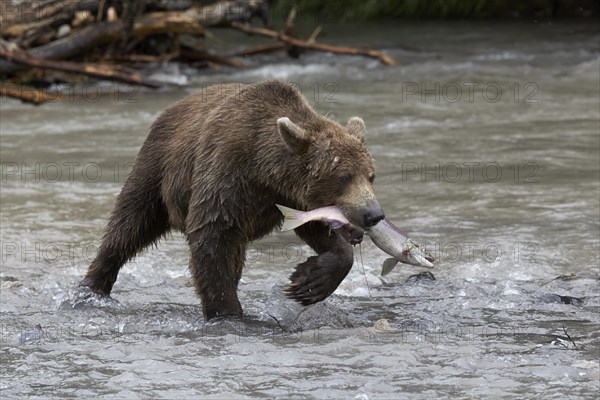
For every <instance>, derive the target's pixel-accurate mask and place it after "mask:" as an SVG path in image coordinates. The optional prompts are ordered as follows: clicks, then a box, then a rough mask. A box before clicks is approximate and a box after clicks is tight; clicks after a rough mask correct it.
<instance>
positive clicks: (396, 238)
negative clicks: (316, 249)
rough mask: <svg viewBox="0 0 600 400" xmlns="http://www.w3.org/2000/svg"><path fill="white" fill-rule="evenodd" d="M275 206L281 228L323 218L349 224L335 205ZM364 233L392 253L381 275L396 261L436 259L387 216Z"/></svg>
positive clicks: (428, 262) (422, 263) (413, 262)
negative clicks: (307, 208) (304, 208)
mask: <svg viewBox="0 0 600 400" xmlns="http://www.w3.org/2000/svg"><path fill="white" fill-rule="evenodd" d="M276 206H277V208H279V210H280V211H281V213H282V214H283V216H284V217H285V219H284V222H283V226H282V227H281V230H283V231H287V230H292V229H295V228H297V227H299V226H301V225H303V224H305V223H307V222H309V221H322V222H325V223H326V224H328V225H330V226H331V227H332V228H333V229H339V228H341V227H345V226H351V225H352V224H351V223H350V221H348V219H347V218H346V217H345V216H344V215H343V214H342V211H341V210H340V209H339V208H337V207H335V206H329V207H322V208H317V209H314V210H311V211H298V210H294V209H292V208H289V207H284V206H281V205H279V204H276ZM364 233H365V234H366V235H368V236H369V237H370V238H371V240H372V241H373V243H375V245H376V246H377V247H379V248H380V249H381V250H383V251H385V252H386V253H387V254H389V255H390V256H392V258H388V259H387V260H385V261H384V263H383V268H382V270H381V275H382V276H383V275H387V274H389V273H390V272H392V270H393V269H394V268H395V267H396V265H397V264H398V262H401V263H404V264H410V265H416V266H420V267H427V268H433V262H434V261H435V260H434V259H433V257H432V256H431V254H429V253H428V252H427V251H426V250H425V249H424V248H423V247H421V246H419V245H418V244H417V243H415V242H413V241H412V240H411V239H410V238H409V237H408V235H407V234H406V233H404V232H403V231H402V230H400V228H398V227H397V226H396V225H394V224H393V223H391V222H390V221H388V220H387V219H384V220H383V221H381V222H379V223H378V224H377V225H375V226H373V227H371V228H370V229H369V230H367V231H365V232H364ZM351 243H352V242H351ZM352 244H354V243H352Z"/></svg>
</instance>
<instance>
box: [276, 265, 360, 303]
mask: <svg viewBox="0 0 600 400" xmlns="http://www.w3.org/2000/svg"><path fill="white" fill-rule="evenodd" d="M334 260H335V258H334V257H333V255H332V254H322V255H320V256H312V257H309V258H308V259H307V260H306V261H305V262H303V263H301V264H298V266H297V267H296V270H295V271H294V273H292V275H291V276H290V280H291V283H290V284H289V286H288V287H287V288H286V289H285V290H284V293H285V295H286V296H287V297H288V298H289V299H292V300H294V301H297V302H298V303H300V304H302V305H303V306H308V305H311V304H315V303H318V302H320V301H323V300H325V299H326V298H327V297H329V295H331V294H332V293H333V292H334V291H335V289H337V287H338V285H339V284H340V282H341V281H342V280H343V279H344V278H345V277H346V275H347V274H348V272H349V270H350V269H349V268H344V266H343V265H340V264H339V263H338V262H335V261H334ZM351 267H352V265H350V268H351Z"/></svg>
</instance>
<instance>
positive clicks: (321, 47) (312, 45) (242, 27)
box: [230, 22, 398, 65]
mask: <svg viewBox="0 0 600 400" xmlns="http://www.w3.org/2000/svg"><path fill="white" fill-rule="evenodd" d="M230 26H231V27H232V28H235V29H237V30H239V31H242V32H244V33H247V34H250V35H261V36H266V37H270V38H272V39H276V40H279V41H281V42H283V43H286V44H288V45H292V46H296V47H300V48H304V49H311V50H317V51H324V52H329V53H335V54H347V55H357V56H366V57H371V58H376V59H378V60H380V61H381V62H382V63H383V64H385V65H396V64H398V62H397V61H396V60H394V59H393V58H392V57H390V56H388V55H387V54H385V53H382V52H380V51H377V50H373V49H360V48H355V47H344V46H334V45H329V44H323V43H319V42H316V41H314V40H313V41H311V42H308V41H304V40H300V39H296V38H293V37H290V36H288V35H286V34H283V33H279V32H276V31H273V30H270V29H266V28H258V27H255V26H252V25H250V24H248V23H240V22H232V23H231V24H230Z"/></svg>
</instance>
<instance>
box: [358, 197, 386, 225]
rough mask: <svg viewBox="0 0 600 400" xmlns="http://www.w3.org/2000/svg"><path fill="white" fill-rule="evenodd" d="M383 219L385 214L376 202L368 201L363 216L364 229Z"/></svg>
mask: <svg viewBox="0 0 600 400" xmlns="http://www.w3.org/2000/svg"><path fill="white" fill-rule="evenodd" d="M384 218H385V214H384V213H383V210H382V209H381V206H380V205H379V203H378V202H377V201H370V202H369V203H368V204H367V208H366V212H365V213H364V214H363V224H364V227H365V228H370V227H372V226H375V225H377V224H378V223H379V221H381V220H382V219H384Z"/></svg>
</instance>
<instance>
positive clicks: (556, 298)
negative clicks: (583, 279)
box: [542, 294, 583, 306]
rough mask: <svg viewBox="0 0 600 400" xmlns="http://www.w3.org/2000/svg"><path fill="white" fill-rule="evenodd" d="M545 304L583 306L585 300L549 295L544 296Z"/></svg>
mask: <svg viewBox="0 0 600 400" xmlns="http://www.w3.org/2000/svg"><path fill="white" fill-rule="evenodd" d="M542 301H543V302H544V303H559V304H572V305H574V306H581V305H583V300H582V299H580V298H578V297H572V296H561V295H559V294H547V295H544V296H542Z"/></svg>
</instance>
